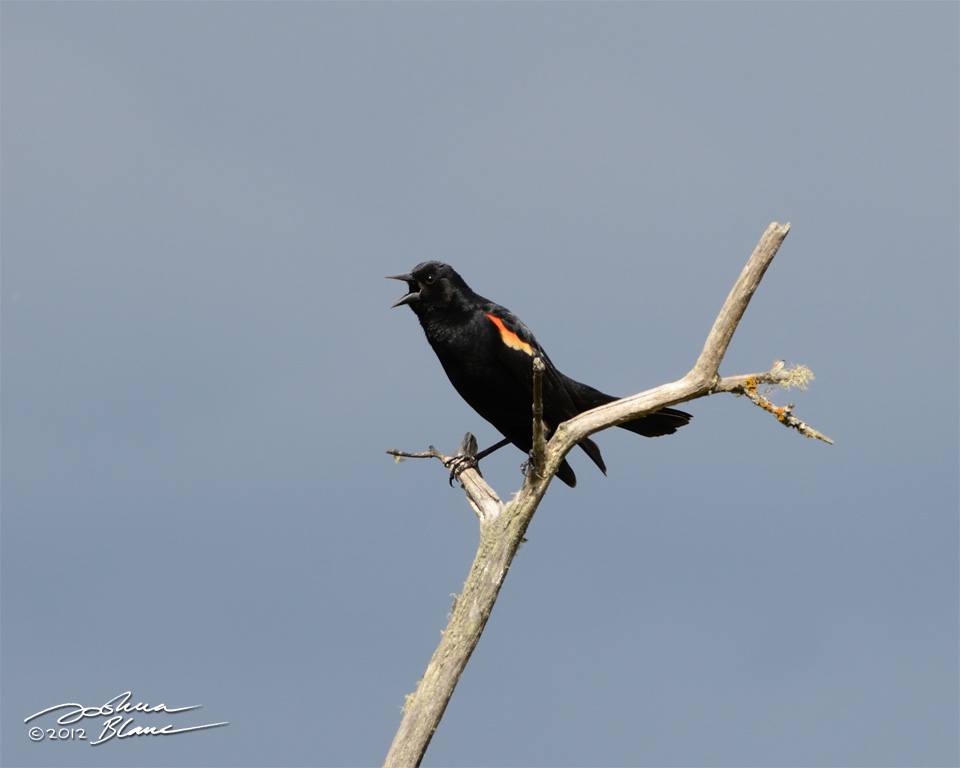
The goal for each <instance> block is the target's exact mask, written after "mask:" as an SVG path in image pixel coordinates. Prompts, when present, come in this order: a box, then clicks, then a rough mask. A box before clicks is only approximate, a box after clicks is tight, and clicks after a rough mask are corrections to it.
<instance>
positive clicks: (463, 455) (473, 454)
mask: <svg viewBox="0 0 960 768" xmlns="http://www.w3.org/2000/svg"><path fill="white" fill-rule="evenodd" d="M443 466H445V467H446V468H447V469H449V470H450V479H449V481H448V482H449V483H450V487H451V488H452V487H453V481H454V480H458V479H459V478H460V475H461V473H462V472H464V471H466V470H467V469H475V470H477V472H478V473H480V460H479V459H478V458H477V438H475V437H474V436H473V435H472V434H471V433H470V432H467V434H465V435H464V436H463V440H461V441H460V447H459V448H458V449H457V453H456V455H455V456H451V457H450V458H449V459H447V460H446V461H444V462H443ZM480 477H483V473H480Z"/></svg>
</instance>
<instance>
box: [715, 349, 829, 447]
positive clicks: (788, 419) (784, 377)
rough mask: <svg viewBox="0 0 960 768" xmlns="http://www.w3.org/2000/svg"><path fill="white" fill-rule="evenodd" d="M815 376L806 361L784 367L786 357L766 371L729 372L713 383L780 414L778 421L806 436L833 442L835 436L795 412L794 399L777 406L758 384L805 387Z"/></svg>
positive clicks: (777, 415) (717, 388) (721, 389)
mask: <svg viewBox="0 0 960 768" xmlns="http://www.w3.org/2000/svg"><path fill="white" fill-rule="evenodd" d="M812 379H813V372H812V371H811V370H810V369H809V368H807V367H806V366H804V365H795V366H792V367H791V368H785V367H784V362H783V360H780V361H778V362H777V363H775V364H774V366H773V368H771V369H770V370H769V371H768V372H767V373H754V374H750V375H749V376H730V377H728V378H723V379H720V380H719V381H718V382H717V385H716V386H715V387H714V391H716V392H730V393H732V394H734V395H738V396H739V395H744V396H745V397H746V398H748V399H749V400H750V402H752V403H753V404H754V405H757V406H759V407H760V408H763V410H765V411H766V412H767V413H772V414H773V415H774V416H776V417H777V421H779V422H780V423H781V424H783V425H784V426H785V427H790V428H791V429H795V430H797V431H798V432H799V433H800V434H801V435H804V436H805V437H812V438H814V439H816V440H823V442H825V443H829V444H830V445H833V440H831V439H830V438H829V437H827V436H826V435H825V434H823V433H822V432H820V431H819V430H816V429H814V428H813V427H811V426H810V425H809V424H807V423H806V422H804V421H801V420H800V419H798V418H797V417H796V416H794V415H793V409H794V407H795V405H794V403H788V404H787V405H784V406H782V407H781V406H777V405H775V404H774V403H773V402H772V401H771V400H769V399H768V398H767V397H766V396H765V395H763V394H761V393H760V392H758V391H757V387H758V386H760V385H762V384H770V385H773V386H778V387H787V388H789V387H798V388H799V389H806V388H807V382H808V381H811V380H812Z"/></svg>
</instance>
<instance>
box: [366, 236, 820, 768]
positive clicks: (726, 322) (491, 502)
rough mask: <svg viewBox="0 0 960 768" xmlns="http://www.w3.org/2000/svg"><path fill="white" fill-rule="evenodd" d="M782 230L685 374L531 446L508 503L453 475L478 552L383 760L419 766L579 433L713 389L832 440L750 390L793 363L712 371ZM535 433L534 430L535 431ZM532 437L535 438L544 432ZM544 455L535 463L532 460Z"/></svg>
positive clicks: (768, 239)
mask: <svg viewBox="0 0 960 768" xmlns="http://www.w3.org/2000/svg"><path fill="white" fill-rule="evenodd" d="M789 231H790V225H789V224H784V225H780V224H777V223H773V224H771V225H770V226H769V227H768V228H767V231H766V232H765V233H764V235H763V237H762V238H761V239H760V242H759V244H758V245H757V247H756V249H755V250H754V252H753V255H752V256H751V257H750V259H749V261H748V262H747V264H746V266H745V267H744V269H743V272H741V274H740V277H739V278H738V279H737V282H736V283H735V284H734V286H733V289H732V290H731V291H730V295H729V296H727V300H726V301H725V302H724V304H723V307H722V308H721V310H720V314H719V315H718V316H717V319H716V322H714V324H713V328H712V329H711V330H710V333H709V335H708V336H707V340H706V343H705V344H704V347H703V351H702V352H701V353H700V357H699V358H698V359H697V362H696V364H695V365H694V367H693V368H692V369H691V370H690V372H689V373H688V374H687V375H686V376H684V377H683V378H682V379H680V380H678V381H675V382H673V383H670V384H664V385H662V386H659V387H656V388H654V389H651V390H647V391H646V392H641V393H640V394H637V395H633V396H632V397H627V398H624V399H623V400H617V401H616V402H613V403H608V404H607V405H603V406H600V407H599V408H594V409H593V410H591V411H587V412H585V413H581V414H580V415H579V416H577V417H575V418H573V419H571V420H570V421H567V422H565V423H563V424H561V425H560V426H559V427H558V428H557V430H556V431H555V433H554V435H553V437H552V438H551V439H550V441H549V442H548V443H547V444H546V446H545V448H542V447H541V446H539V445H535V450H534V468H533V469H532V470H531V471H530V472H528V474H527V477H526V480H525V481H524V483H523V486H522V487H521V489H520V491H519V492H518V493H517V494H516V496H514V497H513V499H512V500H511V501H509V502H508V503H507V504H503V502H501V501H500V498H499V497H498V496H497V494H496V493H495V492H494V490H493V489H492V488H491V487H490V486H489V485H487V483H486V482H485V481H484V480H483V478H482V477H481V476H480V473H479V471H478V470H477V469H476V467H475V466H470V465H463V466H466V467H467V468H466V469H464V470H463V471H462V472H460V474H459V478H460V481H461V483H462V484H463V487H464V490H465V491H466V494H467V499H468V500H469V502H470V504H471V506H472V507H473V509H474V511H475V512H476V513H477V516H478V517H479V518H480V548H479V550H478V551H477V555H476V558H475V559H474V562H473V566H472V567H471V569H470V574H469V576H468V577H467V581H466V582H465V584H464V589H463V593H462V594H461V595H460V596H459V597H458V598H457V601H456V604H455V606H454V609H453V611H452V613H451V615H450V621H449V624H448V625H447V628H446V630H445V631H444V633H443V637H442V639H441V641H440V645H439V647H438V648H437V650H436V652H434V654H433V658H431V659H430V664H429V665H428V666H427V671H426V672H425V673H424V676H423V678H422V679H421V680H420V682H419V683H418V685H417V690H416V691H415V692H414V693H413V694H411V695H410V696H408V698H407V704H406V706H405V707H404V717H403V721H402V722H401V724H400V729H399V730H398V731H397V734H396V736H395V738H394V740H393V744H392V745H391V747H390V751H389V753H388V754H387V758H386V762H385V765H386V766H389V767H390V768H395V767H397V766H405V767H406V766H417V765H419V764H420V761H421V760H422V759H423V755H424V753H425V752H426V750H427V746H428V745H429V743H430V739H431V737H432V736H433V733H434V731H435V730H436V728H437V726H438V725H439V723H440V718H441V717H442V716H443V712H444V710H445V709H446V707H447V703H448V702H449V701H450V697H451V696H452V695H453V690H454V688H455V687H456V684H457V681H458V680H459V678H460V674H461V672H462V671H463V669H464V667H465V666H466V664H467V661H468V660H469V658H470V654H471V653H473V649H474V648H475V647H476V645H477V642H478V641H479V639H480V635H481V634H482V632H483V628H484V627H485V626H486V623H487V619H488V618H489V616H490V612H491V611H492V610H493V605H494V603H495V602H496V599H497V595H498V594H499V592H500V586H501V585H502V584H503V580H504V578H505V577H506V575H507V571H508V570H509V568H510V563H511V562H512V561H513V558H514V555H516V552H517V549H518V548H519V546H520V543H521V542H522V541H523V536H524V533H525V532H526V530H527V527H528V526H529V524H530V521H531V520H532V518H533V514H534V512H535V511H536V509H537V506H538V505H539V503H540V500H541V499H542V498H543V495H544V493H545V492H546V490H547V487H548V486H549V485H550V481H551V479H552V478H553V476H554V475H555V474H556V472H557V469H558V468H559V466H560V463H561V462H562V461H563V459H564V457H565V456H566V455H567V453H569V452H570V450H571V449H572V448H573V447H574V446H575V445H576V444H577V443H579V442H580V441H581V440H583V439H584V438H585V437H589V436H590V435H592V434H593V433H594V432H598V431H600V430H602V429H606V428H607V427H612V426H614V425H616V424H620V423H622V422H624V421H630V420H631V419H635V418H639V417H641V416H645V415H647V414H649V413H653V412H654V411H657V410H659V409H661V408H664V407H666V406H670V405H675V404H677V403H682V402H684V401H687V400H693V399H695V398H699V397H704V396H706V395H712V394H715V393H717V392H732V393H734V394H742V395H745V396H747V397H749V398H750V399H751V400H752V401H753V402H755V403H756V404H757V405H759V406H760V407H762V408H764V409H765V410H767V411H769V412H770V413H772V414H774V415H775V416H776V417H777V418H778V420H780V421H781V422H782V423H784V424H786V425H787V426H791V427H794V428H796V429H798V430H799V431H800V432H801V433H802V434H805V435H807V436H808V437H817V438H819V439H821V440H826V441H827V442H832V441H831V440H830V439H829V438H826V437H824V436H823V435H821V434H820V433H819V432H817V431H816V430H813V429H812V428H811V427H809V426H808V425H806V424H805V423H803V422H801V421H800V420H799V419H796V417H794V416H793V415H792V413H791V412H792V410H793V405H792V404H791V405H788V406H785V407H783V408H777V407H776V406H774V405H773V404H772V403H770V401H769V400H767V399H766V398H765V397H764V396H763V395H760V394H759V393H758V392H757V387H758V386H759V385H765V384H770V385H778V384H779V385H783V384H785V383H788V382H792V383H794V384H796V383H798V382H797V378H796V377H797V376H798V375H799V374H797V370H798V369H791V370H790V371H784V370H783V366H782V365H780V364H777V365H775V366H774V368H773V369H772V370H771V371H768V372H767V373H757V374H750V375H747V376H732V377H728V378H720V376H719V368H720V363H721V361H722V360H723V357H724V355H725V354H726V351H727V347H728V346H729V344H730V340H731V339H732V338H733V334H734V331H735V330H736V328H737V324H738V323H739V322H740V318H741V317H743V313H744V311H745V310H746V308H747V305H748V304H749V303H750V299H751V297H752V296H753V294H754V292H755V291H756V289H757V286H758V285H759V284H760V280H761V279H762V278H763V275H764V273H765V272H766V270H767V267H769V266H770V262H771V261H773V257H774V256H775V255H776V253H777V250H778V249H779V248H780V244H781V243H782V242H783V239H784V238H785V237H786V236H787V233H788V232H789ZM803 370H805V369H803ZM791 377H792V378H791ZM535 430H536V427H535ZM537 434H538V433H537V432H536V431H535V433H534V435H535V437H536V436H537ZM539 434H540V435H542V431H540V432H539ZM541 450H542V451H543V453H542V454H541ZM389 453H392V454H393V455H395V456H416V457H428V458H438V459H440V460H441V461H443V462H444V465H445V466H447V467H450V466H451V465H453V466H456V467H458V468H459V466H460V465H458V464H457V457H451V456H444V455H442V454H440V453H439V451H437V450H436V449H435V448H433V447H431V449H430V451H428V452H426V453H423V454H408V453H403V452H401V451H389ZM541 455H542V456H543V459H542V466H540V464H541V459H540V458H539V456H541Z"/></svg>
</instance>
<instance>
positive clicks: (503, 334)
mask: <svg viewBox="0 0 960 768" xmlns="http://www.w3.org/2000/svg"><path fill="white" fill-rule="evenodd" d="M484 314H486V315H487V317H489V318H490V320H491V321H492V322H493V324H494V325H495V326H497V330H498V331H500V339H501V340H502V341H503V343H504V344H506V345H507V346H508V347H510V349H519V350H520V351H521V352H526V353H527V354H528V355H533V347H531V346H530V345H529V344H527V342H525V341H524V340H523V339H521V338H520V337H519V336H517V334H515V333H514V332H513V331H511V330H510V329H509V328H507V326H505V325H504V324H503V320H501V319H500V318H499V317H497V316H496V315H490V314H487V313H486V312H485V313H484Z"/></svg>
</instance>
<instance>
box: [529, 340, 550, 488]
mask: <svg viewBox="0 0 960 768" xmlns="http://www.w3.org/2000/svg"><path fill="white" fill-rule="evenodd" d="M545 368H546V366H545V365H544V364H543V360H541V359H540V356H539V355H537V356H536V357H534V358H533V458H532V460H533V472H534V477H535V478H541V477H543V465H544V462H545V460H546V454H547V439H546V436H545V435H544V431H543V371H544V370H545Z"/></svg>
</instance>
